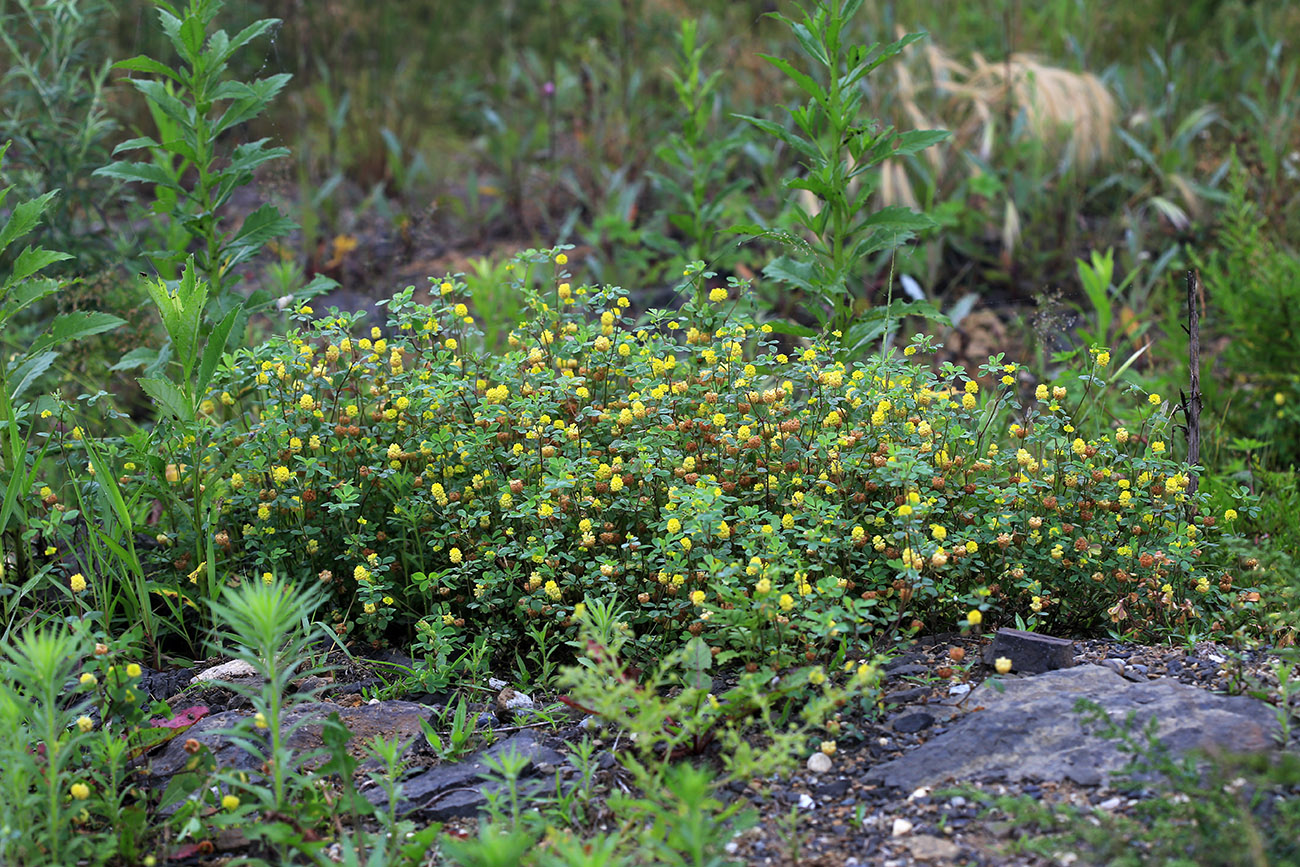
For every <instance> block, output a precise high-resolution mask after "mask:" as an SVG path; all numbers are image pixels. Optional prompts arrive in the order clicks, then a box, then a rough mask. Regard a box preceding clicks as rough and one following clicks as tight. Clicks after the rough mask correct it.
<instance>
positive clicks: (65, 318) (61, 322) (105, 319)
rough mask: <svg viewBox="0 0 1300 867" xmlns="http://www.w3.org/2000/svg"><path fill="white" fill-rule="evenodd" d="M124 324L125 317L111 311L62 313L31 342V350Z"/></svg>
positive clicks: (77, 338) (38, 349)
mask: <svg viewBox="0 0 1300 867" xmlns="http://www.w3.org/2000/svg"><path fill="white" fill-rule="evenodd" d="M125 324H126V320H125V319H122V318H121V317H119V316H114V315H113V314H111V313H101V312H99V311H93V310H78V311H76V312H73V313H64V314H63V315H61V316H56V317H55V318H54V321H53V322H52V323H51V324H50V328H49V330H48V331H46V332H45V334H44V335H42V336H41V337H40V338H38V339H37V340H36V342H35V343H33V344H32V349H31V351H33V352H39V351H40V350H43V349H45V348H47V347H50V346H58V345H59V344H61V343H69V342H71V341H73V340H80V339H81V338H83V337H90V336H91V335H92V334H102V333H103V332H105V331H112V330H113V329H114V328H117V327H119V326H122V325H125Z"/></svg>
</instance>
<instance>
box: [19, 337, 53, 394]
mask: <svg viewBox="0 0 1300 867" xmlns="http://www.w3.org/2000/svg"><path fill="white" fill-rule="evenodd" d="M58 357H59V354H58V353H57V352H55V351H54V350H52V349H51V350H47V351H45V352H29V353H28V355H27V357H26V358H24V359H23V361H22V362H21V363H20V364H19V365H18V366H16V367H15V368H14V369H13V370H12V371H10V373H9V383H10V384H9V400H10V402H14V401H17V400H18V398H19V397H21V396H22V394H23V392H25V391H26V390H27V389H28V388H30V387H31V384H32V383H33V382H35V381H36V379H37V378H38V377H39V376H40V375H41V374H42V373H44V372H45V371H47V370H49V369H50V365H51V364H53V363H54V359H56V358H58Z"/></svg>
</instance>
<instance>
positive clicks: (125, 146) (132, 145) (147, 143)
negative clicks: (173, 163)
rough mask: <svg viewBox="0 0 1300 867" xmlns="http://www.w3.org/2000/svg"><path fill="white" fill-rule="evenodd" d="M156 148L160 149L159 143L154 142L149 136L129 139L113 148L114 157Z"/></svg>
mask: <svg viewBox="0 0 1300 867" xmlns="http://www.w3.org/2000/svg"><path fill="white" fill-rule="evenodd" d="M156 147H159V144H158V142H156V141H154V140H153V139H151V138H150V137H149V136H147V135H143V136H140V137H139V138H131V139H127V140H126V141H124V142H122V143H121V144H120V145H118V146H117V147H115V148H113V156H117V155H118V154H120V153H124V152H125V151H134V150H139V149H140V148H156Z"/></svg>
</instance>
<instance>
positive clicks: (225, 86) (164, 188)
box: [96, 0, 330, 361]
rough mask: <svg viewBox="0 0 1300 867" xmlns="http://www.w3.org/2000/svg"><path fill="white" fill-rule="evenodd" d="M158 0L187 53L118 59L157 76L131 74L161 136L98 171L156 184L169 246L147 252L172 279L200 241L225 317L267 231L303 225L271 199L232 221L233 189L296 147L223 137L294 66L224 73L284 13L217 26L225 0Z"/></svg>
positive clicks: (129, 144) (176, 43)
mask: <svg viewBox="0 0 1300 867" xmlns="http://www.w3.org/2000/svg"><path fill="white" fill-rule="evenodd" d="M156 2H157V5H158V7H159V8H158V21H159V24H160V26H161V28H162V30H163V32H164V33H165V34H166V36H167V39H168V40H169V41H170V42H171V44H172V46H173V47H174V48H175V49H176V53H177V54H178V55H179V56H180V60H181V63H180V64H177V65H174V66H169V65H167V64H165V63H163V62H162V61H159V60H156V59H154V58H152V57H147V56H144V55H140V56H137V57H132V58H130V59H129V60H123V61H121V62H119V63H117V64H115V68H117V69H124V70H127V71H129V72H134V73H143V74H146V75H149V76H152V77H151V78H132V79H131V80H130V81H131V84H132V85H133V86H134V87H135V89H136V90H138V91H139V92H140V93H142V94H143V95H144V97H145V99H146V100H148V102H149V109H150V112H151V114H152V115H153V119H154V122H155V124H156V126H157V127H158V137H157V138H153V137H150V136H139V137H137V138H133V139H130V140H129V141H125V142H123V143H122V144H120V145H118V146H117V148H116V149H115V150H114V154H115V155H116V154H119V153H127V152H131V151H141V150H143V151H146V152H147V153H148V155H149V156H150V159H149V160H147V161H139V162H124V161H120V162H114V163H112V164H110V165H107V166H104V167H103V168H101V169H99V170H98V171H97V172H96V174H97V175H105V176H108V177H112V178H116V179H118V180H122V181H132V182H138V183H145V184H152V185H153V187H154V194H155V196H156V199H155V202H154V206H153V212H154V214H155V216H156V217H157V219H158V220H159V222H160V223H161V228H162V233H161V234H162V240H163V244H164V249H161V250H157V251H152V252H150V253H148V254H147V255H148V256H149V258H150V259H151V261H152V262H153V263H154V266H155V267H156V268H157V269H158V272H159V274H161V275H162V276H163V277H164V278H166V279H174V278H175V276H176V272H177V270H178V267H179V266H180V264H181V263H182V262H183V261H184V260H185V258H186V255H187V251H188V250H189V249H190V247H191V246H192V245H195V244H197V247H198V250H197V252H196V253H195V254H194V256H195V262H196V264H197V267H198V269H199V271H200V272H201V274H202V276H203V278H204V279H205V280H206V281H207V283H208V285H209V287H210V289H211V291H210V294H211V300H212V302H213V308H214V309H213V310H212V311H210V316H211V319H212V320H213V321H220V320H221V319H223V318H224V317H225V316H226V315H227V314H228V313H229V311H230V310H232V309H235V308H236V307H237V306H238V304H239V299H238V298H237V297H236V296H235V295H234V294H233V293H232V292H231V290H232V288H233V287H234V286H235V284H236V283H237V282H238V279H239V278H238V274H237V269H238V268H239V266H241V265H243V264H244V263H246V262H248V261H249V260H250V259H252V258H253V257H254V256H256V255H257V253H258V251H259V250H261V248H262V246H263V245H264V244H266V243H267V242H268V241H271V240H273V239H275V238H280V237H283V236H285V235H287V234H288V233H290V232H292V231H293V230H294V229H296V228H297V226H296V225H295V224H294V223H293V221H292V220H290V219H289V218H288V217H286V216H285V215H284V214H282V213H280V211H279V210H278V209H277V208H276V207H275V206H274V205H271V204H270V203H267V204H264V205H262V206H261V207H260V208H258V209H257V210H255V211H253V212H252V213H251V214H249V215H247V216H246V217H244V219H243V221H242V222H241V223H240V225H239V227H238V228H237V229H228V228H226V226H225V221H226V218H227V213H226V211H227V206H228V205H229V203H230V199H231V197H232V196H233V195H234V193H235V191H236V190H238V189H239V188H240V187H243V186H246V185H247V184H249V183H251V182H252V180H253V175H254V172H255V171H256V170H257V169H258V168H259V167H261V166H262V165H264V164H266V163H268V162H270V161H272V160H276V159H279V158H281V157H285V156H288V155H289V151H288V149H287V148H283V147H268V146H267V141H268V140H267V139H264V138H263V139H258V140H256V141H251V142H247V143H245V144H241V145H239V146H237V147H235V148H234V149H233V150H231V151H230V152H228V153H227V152H225V150H224V149H223V148H221V147H219V140H220V138H221V136H222V135H223V134H225V133H228V132H230V131H231V130H233V129H235V128H236V127H238V126H240V125H241V124H244V123H246V122H248V121H250V120H252V119H253V118H255V117H257V116H258V115H260V114H261V113H262V112H263V111H265V109H266V107H267V105H268V104H270V102H271V100H272V99H274V98H275V96H276V94H278V93H279V92H280V91H281V90H282V89H283V88H284V86H285V85H286V84H287V83H288V82H289V79H290V78H291V77H292V76H290V75H289V74H287V73H281V74H278V75H272V76H269V77H267V78H259V79H257V80H255V81H249V82H244V81H236V80H232V79H230V78H228V77H227V76H226V69H227V65H228V63H229V62H230V59H231V58H232V57H233V56H234V54H235V52H236V51H238V50H239V49H240V48H243V47H245V46H247V45H248V44H249V43H251V42H252V41H253V40H254V39H257V38H258V37H260V36H262V35H263V34H265V33H267V32H268V31H269V30H271V28H272V27H274V26H275V25H277V24H278V23H279V19H275V18H263V19H261V20H259V21H255V22H253V23H252V24H250V25H248V26H247V27H245V28H244V29H243V30H241V31H239V32H238V33H236V34H235V35H234V36H231V35H229V34H227V33H226V31H225V30H212V26H213V21H214V19H215V18H216V15H217V13H218V12H219V11H220V10H221V7H222V5H223V4H222V3H221V0H190V2H189V5H188V6H186V7H185V9H184V11H183V12H182V11H180V10H179V9H178V8H177V7H175V6H173V5H172V4H170V3H167V2H165V0H156ZM329 285H330V283H329V281H328V280H325V279H324V278H321V279H319V280H317V281H313V283H311V284H309V285H308V286H307V287H304V290H303V292H304V294H317V293H318V292H319V291H324V290H325V289H326V288H328V286H329ZM271 300H272V299H271V297H270V296H269V294H267V293H265V292H255V293H253V295H252V296H251V297H250V298H249V301H248V304H247V305H246V311H247V312H251V311H252V310H254V309H257V308H258V307H260V306H266V305H267V304H269V302H270V301H271ZM245 315H246V314H245ZM137 359H138V360H139V361H146V360H148V359H147V358H146V357H145V356H137Z"/></svg>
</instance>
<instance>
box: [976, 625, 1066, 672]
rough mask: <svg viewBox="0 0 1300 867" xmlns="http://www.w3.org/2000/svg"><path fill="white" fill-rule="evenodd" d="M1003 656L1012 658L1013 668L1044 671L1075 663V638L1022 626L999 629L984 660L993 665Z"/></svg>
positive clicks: (1024, 670) (985, 652)
mask: <svg viewBox="0 0 1300 867" xmlns="http://www.w3.org/2000/svg"><path fill="white" fill-rule="evenodd" d="M1000 656H1004V657H1006V658H1007V659H1009V660H1011V670H1012V671H1015V672H1019V673H1020V674H1040V673H1042V672H1044V671H1055V670H1056V669H1058V668H1069V667H1070V666H1072V665H1074V642H1072V641H1069V640H1067V639H1064V638H1055V637H1053V636H1051V635H1040V634H1039V633H1037V632H1024V631H1023V630H1020V629H999V630H998V631H997V634H996V635H994V636H993V643H992V644H990V645H989V646H988V648H986V649H985V651H984V662H985V664H986V665H992V664H993V663H994V661H995V660H997V658H998V657H1000Z"/></svg>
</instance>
